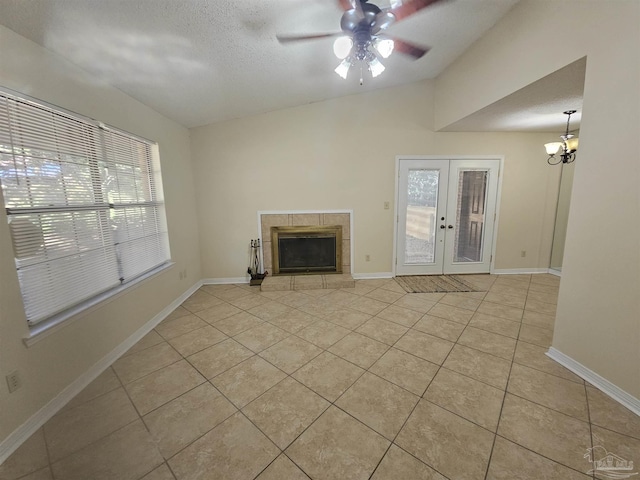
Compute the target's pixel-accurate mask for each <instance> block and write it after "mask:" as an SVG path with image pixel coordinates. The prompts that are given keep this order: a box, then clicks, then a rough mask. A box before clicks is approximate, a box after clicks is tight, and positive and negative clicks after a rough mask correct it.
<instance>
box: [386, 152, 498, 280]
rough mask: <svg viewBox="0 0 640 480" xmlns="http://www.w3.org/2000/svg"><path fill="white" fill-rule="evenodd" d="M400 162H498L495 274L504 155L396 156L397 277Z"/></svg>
mask: <svg viewBox="0 0 640 480" xmlns="http://www.w3.org/2000/svg"><path fill="white" fill-rule="evenodd" d="M400 160H498V161H499V162H500V164H499V171H498V192H497V194H496V212H495V214H496V216H495V221H494V223H493V241H492V245H491V261H490V264H489V273H494V272H495V259H496V244H497V239H498V224H499V223H500V203H501V200H502V177H503V175H502V173H503V172H504V155H396V167H395V176H396V178H395V196H394V202H393V203H394V210H393V253H392V257H391V272H392V273H393V276H394V277H395V276H396V259H397V258H398V245H397V243H398V221H399V218H400V213H399V211H398V193H399V184H400Z"/></svg>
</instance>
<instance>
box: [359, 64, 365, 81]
mask: <svg viewBox="0 0 640 480" xmlns="http://www.w3.org/2000/svg"><path fill="white" fill-rule="evenodd" d="M362 85H364V76H363V75H362V63H361V64H360V86H362Z"/></svg>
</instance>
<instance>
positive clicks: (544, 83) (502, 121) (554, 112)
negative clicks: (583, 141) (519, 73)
mask: <svg viewBox="0 0 640 480" xmlns="http://www.w3.org/2000/svg"><path fill="white" fill-rule="evenodd" d="M586 68H587V59H586V57H585V58H582V59H580V60H577V61H575V62H573V63H570V64H569V65H567V66H566V67H563V68H561V69H560V70H557V71H555V72H553V73H552V74H550V75H547V76H546V77H543V78H541V79H540V80H538V81H536V82H533V83H531V84H530V85H527V86H526V87H524V88H522V89H520V90H518V91H517V92H514V93H512V94H511V95H508V96H506V97H504V98H503V99H501V100H499V101H497V102H495V103H493V104H491V105H489V106H487V107H485V108H483V109H481V110H478V111H477V112H475V113H473V114H471V115H469V116H468V117H466V118H463V119H462V120H459V121H457V122H456V123H454V124H452V125H449V126H448V127H447V128H445V129H443V130H445V131H448V132H496V131H511V132H558V134H560V133H561V132H562V131H564V129H565V128H566V124H567V116H566V115H564V114H563V113H562V112H564V111H566V110H576V113H575V114H573V115H571V125H570V128H571V130H576V129H578V128H579V127H580V120H581V119H582V95H583V91H584V76H585V72H586Z"/></svg>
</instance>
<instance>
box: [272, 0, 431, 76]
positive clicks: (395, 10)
mask: <svg viewBox="0 0 640 480" xmlns="http://www.w3.org/2000/svg"><path fill="white" fill-rule="evenodd" d="M439 1H442V0H407V1H405V2H398V1H393V2H391V7H389V8H385V9H381V8H380V7H378V6H377V5H374V4H373V3H369V0H338V4H339V6H340V7H341V8H342V9H343V10H344V13H343V14H342V18H341V19H340V28H341V29H342V32H339V33H326V34H315V35H304V36H283V35H278V36H277V38H278V41H279V42H280V43H290V42H295V41H299V40H314V39H320V38H329V37H338V38H336V40H335V41H334V42H333V53H334V54H335V56H336V57H337V58H338V59H340V60H342V63H340V65H338V66H337V67H336V69H335V72H336V73H337V74H338V75H339V76H340V77H342V78H344V79H346V78H347V76H348V74H349V70H350V69H351V67H352V66H354V65H356V64H358V63H359V64H360V85H362V84H363V83H364V80H363V76H362V71H363V70H364V69H366V70H368V71H369V72H370V73H371V76H372V77H374V78H375V77H377V76H378V75H380V74H381V73H382V72H383V71H384V70H385V67H384V65H383V64H382V62H381V61H380V58H383V59H385V58H389V56H390V55H391V54H392V53H393V52H394V50H395V51H398V52H400V53H402V54H404V55H407V56H409V57H411V58H413V59H414V60H417V59H418V58H421V57H422V56H423V55H424V54H425V53H427V52H428V51H429V49H428V48H425V47H419V46H417V45H414V44H411V43H409V42H405V41H403V40H399V39H396V38H392V37H390V36H389V35H386V34H385V33H384V31H385V30H386V29H387V28H388V27H389V26H391V25H392V24H394V23H396V22H398V21H400V20H403V19H405V18H407V17H409V16H410V15H413V14H415V13H416V12H418V11H420V10H422V9H424V8H426V7H428V6H429V5H431V4H434V3H437V2H439ZM379 57H380V58H379Z"/></svg>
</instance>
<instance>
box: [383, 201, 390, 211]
mask: <svg viewBox="0 0 640 480" xmlns="http://www.w3.org/2000/svg"><path fill="white" fill-rule="evenodd" d="M389 207H390V204H389V202H384V209H385V210H389Z"/></svg>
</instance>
